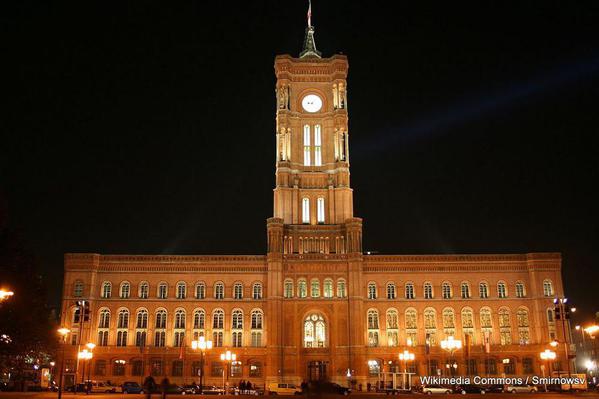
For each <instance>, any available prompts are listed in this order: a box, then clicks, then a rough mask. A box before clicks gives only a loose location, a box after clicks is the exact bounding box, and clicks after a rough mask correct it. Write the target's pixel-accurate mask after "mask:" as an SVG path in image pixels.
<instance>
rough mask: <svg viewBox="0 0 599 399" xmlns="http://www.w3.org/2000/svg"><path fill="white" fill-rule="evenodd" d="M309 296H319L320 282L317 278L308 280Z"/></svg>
mask: <svg viewBox="0 0 599 399" xmlns="http://www.w3.org/2000/svg"><path fill="white" fill-rule="evenodd" d="M310 296H311V297H312V298H318V297H319V296H320V281H319V280H318V279H317V278H313V279H312V280H310Z"/></svg>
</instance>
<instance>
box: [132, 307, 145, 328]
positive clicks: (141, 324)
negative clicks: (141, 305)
mask: <svg viewBox="0 0 599 399" xmlns="http://www.w3.org/2000/svg"><path fill="white" fill-rule="evenodd" d="M135 328H148V311H147V310H145V309H140V310H138V311H137V322H136V323H135Z"/></svg>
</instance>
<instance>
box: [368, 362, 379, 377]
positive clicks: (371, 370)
mask: <svg viewBox="0 0 599 399" xmlns="http://www.w3.org/2000/svg"><path fill="white" fill-rule="evenodd" d="M380 373H381V364H380V363H379V361H378V360H369V361H368V375H369V376H371V377H378V375H379V374H380Z"/></svg>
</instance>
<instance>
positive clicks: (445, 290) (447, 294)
mask: <svg viewBox="0 0 599 399" xmlns="http://www.w3.org/2000/svg"><path fill="white" fill-rule="evenodd" d="M441 293H442V294H443V299H451V284H449V283H448V282H445V283H443V284H442V285H441Z"/></svg>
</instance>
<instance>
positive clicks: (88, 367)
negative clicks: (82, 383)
mask: <svg viewBox="0 0 599 399" xmlns="http://www.w3.org/2000/svg"><path fill="white" fill-rule="evenodd" d="M85 346H87V349H89V355H88V359H87V360H89V362H88V363H89V364H88V365H87V386H88V387H89V384H90V381H91V373H92V362H91V359H92V357H93V356H94V353H93V352H94V348H95V347H96V344H94V343H93V342H88V343H87V344H85ZM86 392H87V394H88V395H89V388H88V389H87V391H86Z"/></svg>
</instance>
